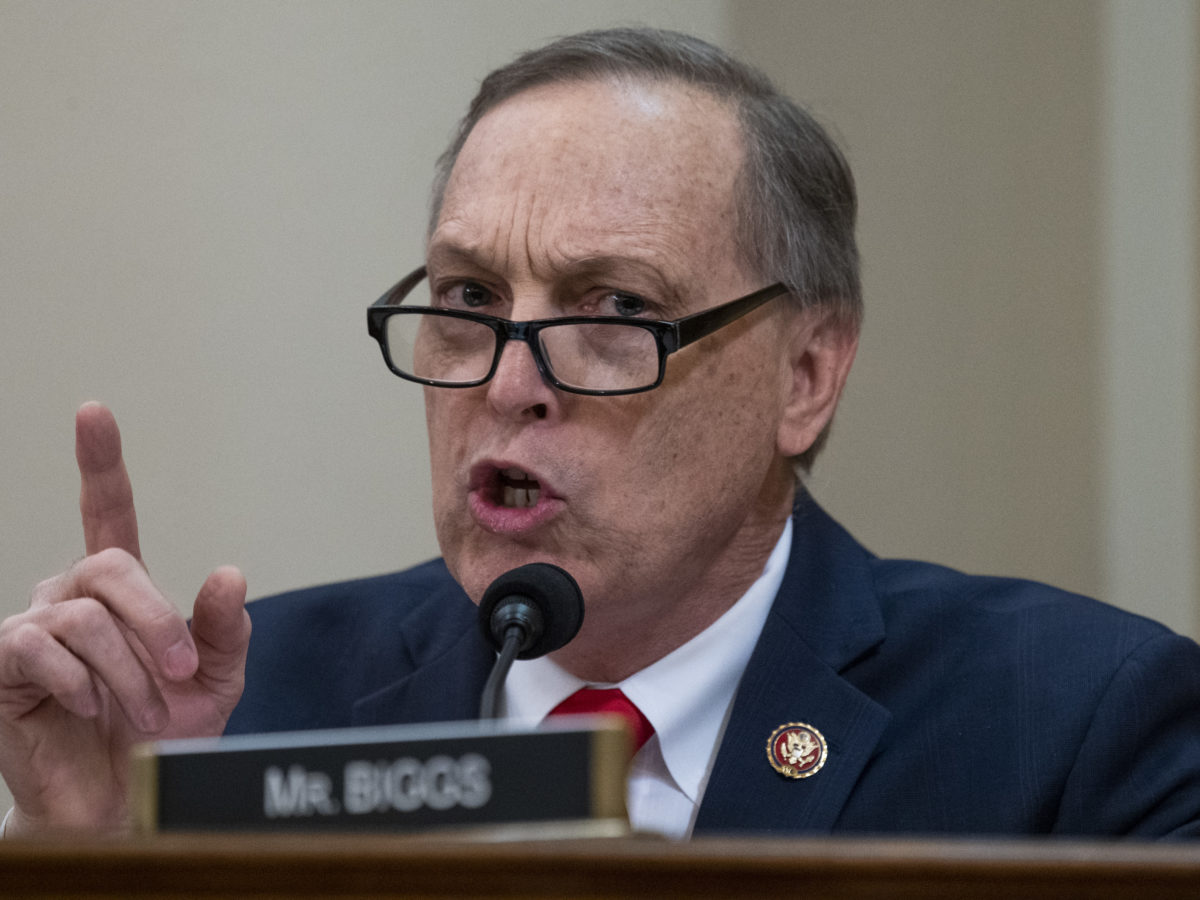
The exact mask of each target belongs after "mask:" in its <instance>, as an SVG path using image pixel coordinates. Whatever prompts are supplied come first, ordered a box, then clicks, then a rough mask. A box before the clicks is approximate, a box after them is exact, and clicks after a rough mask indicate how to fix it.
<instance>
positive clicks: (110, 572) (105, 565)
mask: <svg viewBox="0 0 1200 900" xmlns="http://www.w3.org/2000/svg"><path fill="white" fill-rule="evenodd" d="M79 565H80V566H81V567H86V568H87V569H88V571H89V574H90V575H92V576H93V577H97V578H120V577H123V576H124V575H126V574H128V573H129V572H130V571H131V570H132V569H133V568H135V567H137V560H135V559H134V558H133V556H132V555H131V554H130V553H129V552H127V551H125V550H122V549H121V548H120V547H109V548H107V549H105V550H100V551H99V552H97V553H93V554H92V555H91V556H89V557H86V558H85V559H83V560H82V561H81V562H80V563H79Z"/></svg>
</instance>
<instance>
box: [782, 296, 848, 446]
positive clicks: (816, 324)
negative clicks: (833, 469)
mask: <svg viewBox="0 0 1200 900" xmlns="http://www.w3.org/2000/svg"><path fill="white" fill-rule="evenodd" d="M788 327H789V328H790V341H789V347H788V363H789V368H790V375H791V379H790V386H789V388H788V394H787V396H786V397H785V400H784V408H783V416H782V417H781V419H780V422H779V434H778V436H777V442H778V449H779V452H780V453H781V454H782V455H784V456H788V457H792V456H799V455H800V454H801V453H803V452H804V451H805V450H807V449H808V448H809V447H811V446H812V445H813V443H814V442H815V441H816V440H817V438H818V437H819V436H820V434H821V432H822V431H823V430H824V429H825V427H826V426H827V425H828V424H829V423H830V421H831V420H832V419H833V413H834V411H835V410H836V409H837V405H838V400H839V399H840V398H841V396H842V388H844V387H845V386H846V378H847V376H849V374H850V365H851V364H852V363H853V362H854V354H855V352H856V351H857V350H858V328H857V327H856V326H855V325H853V324H847V323H846V322H844V321H839V319H838V317H837V316H836V315H835V314H834V313H833V312H832V311H830V310H828V309H823V308H820V307H817V308H810V309H807V310H804V311H803V312H800V313H798V314H796V315H794V316H793V317H792V320H791V322H790V323H789V325H788Z"/></svg>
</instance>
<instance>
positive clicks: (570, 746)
mask: <svg viewBox="0 0 1200 900" xmlns="http://www.w3.org/2000/svg"><path fill="white" fill-rule="evenodd" d="M564 723H569V724H561V725H560V724H557V723H555V724H552V725H549V726H543V727H541V728H538V729H536V730H533V729H527V728H516V727H514V726H511V725H507V724H505V723H503V722H456V723H447V724H442V725H418V726H405V725H398V726H392V727H386V728H354V729H342V730H336V731H308V732H295V733H288V734H268V735H247V736H237V737H228V738H214V739H212V740H176V741H159V742H157V743H154V744H146V745H142V746H140V747H138V748H137V749H136V750H135V753H134V760H133V778H132V785H133V797H132V809H133V810H134V816H135V819H136V824H137V826H138V828H139V830H142V831H149V832H153V831H213V830H221V831H236V830H254V831H330V830H335V831H338V830H340V831H346V830H353V831H411V830H419V829H434V828H444V827H455V826H467V825H475V826H481V825H499V824H536V823H550V822H555V823H559V822H569V821H574V822H580V821H583V820H586V821H589V822H593V823H595V824H604V825H606V826H616V827H617V828H618V829H619V830H623V829H625V828H627V827H628V825H627V819H626V816H625V783H626V774H627V772H626V770H627V767H628V763H629V736H628V733H627V731H626V729H625V726H624V724H623V723H622V722H621V721H620V720H619V719H613V718H611V717H596V718H594V719H593V718H587V719H569V720H564ZM611 830H612V829H611V828H608V831H610V832H611Z"/></svg>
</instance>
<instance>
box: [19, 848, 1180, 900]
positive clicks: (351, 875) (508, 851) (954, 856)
mask: <svg viewBox="0 0 1200 900" xmlns="http://www.w3.org/2000/svg"><path fill="white" fill-rule="evenodd" d="M0 896H2V897H22V896H27V897H50V896H53V897H68V898H78V897H90V898H96V897H172V898H190V897H206V898H213V897H261V898H266V897H274V898H281V897H339V898H367V897H395V896H405V897H429V898H446V897H579V898H585V897H586V898H617V897H621V898H624V897H656V898H658V897H662V898H673V897H680V898H682V897H689V898H695V897H739V896H740V897H767V898H772V900H782V898H790V897H805V898H812V900H842V898H854V900H859V898H872V900H874V898H880V897H883V898H954V900H962V898H1005V900H1011V898H1019V900H1039V898H1054V900H1063V898H1076V897H1096V898H1100V897H1103V898H1104V900H1124V898H1130V900H1132V898H1135V897H1136V898H1139V900H1143V898H1153V900H1170V898H1185V897H1186V898H1197V897H1200V845H1188V844H1173V845H1157V844H1156V845H1151V844H1142V843H1122V842H1101V843H1081V842H1070V843H1067V842H1049V841H1047V842H1030V841H1023V842H1009V841H915V840H845V839H744V838H741V839H731V840H714V839H704V840H697V841H694V842H691V843H687V844H671V843H667V842H665V841H659V840H654V839H649V838H644V839H643V838H615V839H595V840H563V841H524V842H510V843H496V842H485V841H466V840H463V839H461V838H454V839H448V838H433V837H422V838H411V837H410V838H405V837H393V836H380V835H363V836H361V837H360V836H353V835H344V834H342V835H330V836H320V835H304V836H296V837H290V836H278V835H271V836H267V835H196V836H189V835H164V836H158V837H151V838H131V839H111V840H100V839H89V840H79V839H75V840H68V839H64V840H62V841H54V842H51V841H46V840H39V841H21V840H13V841H6V842H4V843H2V844H0Z"/></svg>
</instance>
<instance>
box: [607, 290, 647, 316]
mask: <svg viewBox="0 0 1200 900" xmlns="http://www.w3.org/2000/svg"><path fill="white" fill-rule="evenodd" d="M612 304H613V312H615V313H616V314H617V315H618V316H626V317H629V316H637V315H641V314H642V313H643V312H645V311H646V301H645V300H643V299H642V298H641V297H637V296H634V295H633V294H613V295H612Z"/></svg>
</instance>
